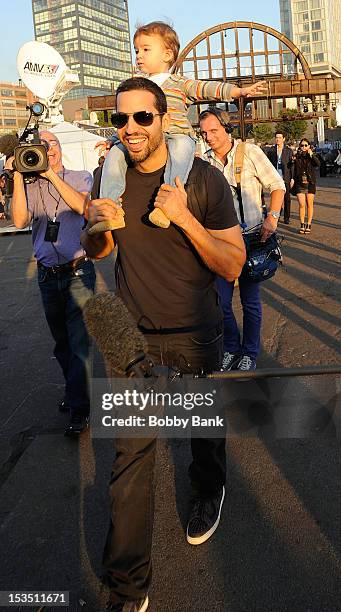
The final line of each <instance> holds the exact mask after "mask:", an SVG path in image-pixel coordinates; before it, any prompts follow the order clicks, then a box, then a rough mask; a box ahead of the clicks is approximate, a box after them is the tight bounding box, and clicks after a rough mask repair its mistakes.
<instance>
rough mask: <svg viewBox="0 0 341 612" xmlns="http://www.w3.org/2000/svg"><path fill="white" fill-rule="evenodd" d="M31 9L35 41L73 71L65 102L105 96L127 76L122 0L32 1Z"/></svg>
mask: <svg viewBox="0 0 341 612" xmlns="http://www.w3.org/2000/svg"><path fill="white" fill-rule="evenodd" d="M32 10H33V21H34V32H35V38H36V40H37V41H40V42H45V43H47V44H49V45H51V46H52V47H54V48H55V49H57V51H59V53H60V54H61V56H62V57H63V59H64V61H65V63H66V64H67V66H68V67H69V68H70V69H71V70H73V71H75V72H77V73H78V76H79V80H80V83H81V85H80V86H79V87H75V88H74V89H72V90H71V91H70V93H69V94H68V95H67V98H86V96H91V95H93V96H95V95H101V94H107V93H111V91H112V85H113V86H114V87H115V88H116V87H117V86H118V85H119V83H120V82H121V81H122V80H124V79H126V78H129V77H130V76H132V62H131V49H130V34H129V21H128V5H127V0H32Z"/></svg>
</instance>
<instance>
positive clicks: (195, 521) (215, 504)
mask: <svg viewBox="0 0 341 612" xmlns="http://www.w3.org/2000/svg"><path fill="white" fill-rule="evenodd" d="M224 497H225V487H223V488H222V490H221V491H219V493H218V494H217V495H216V496H215V497H209V498H202V497H198V498H196V499H195V501H194V504H193V508H192V511H191V515H190V517H189V521H188V525H187V542H189V544H194V545H195V544H203V543H204V542H206V540H208V539H209V538H210V537H211V535H213V534H214V532H215V530H216V529H217V527H218V525H219V521H220V514H221V508H222V505H223V501H224Z"/></svg>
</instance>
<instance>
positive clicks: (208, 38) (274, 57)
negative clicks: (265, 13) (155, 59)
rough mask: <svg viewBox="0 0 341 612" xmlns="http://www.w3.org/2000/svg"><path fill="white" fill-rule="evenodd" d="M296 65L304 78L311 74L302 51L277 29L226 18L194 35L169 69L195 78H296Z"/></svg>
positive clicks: (309, 76) (297, 73)
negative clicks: (226, 19)
mask: <svg viewBox="0 0 341 612" xmlns="http://www.w3.org/2000/svg"><path fill="white" fill-rule="evenodd" d="M244 30H247V32H245V35H243V34H244V32H243V31H244ZM298 65H300V66H301V71H302V73H303V75H304V78H306V79H309V78H311V76H312V75H311V72H310V68H309V66H308V63H307V61H306V59H305V57H304V55H303V54H302V53H301V51H300V50H299V48H298V47H296V45H294V43H293V42H292V41H291V40H289V39H288V38H287V37H286V36H285V35H284V34H281V32H278V31H277V30H275V29H274V28H271V27H269V26H266V25H263V24H261V23H255V22H252V21H230V22H227V23H221V24H218V25H216V26H214V27H212V28H210V29H209V30H205V31H204V32H201V34H199V35H198V36H196V37H195V38H194V39H193V40H192V41H191V42H190V43H189V44H188V45H187V46H186V47H185V48H184V49H183V51H182V52H181V54H180V55H179V58H178V60H177V62H176V64H175V66H174V69H173V71H174V72H180V73H181V74H184V75H186V76H188V77H189V78H195V79H209V80H218V79H219V80H223V81H228V80H236V79H237V80H252V81H255V80H258V79H260V78H265V79H267V80H269V79H275V78H297V77H298V75H299V70H298Z"/></svg>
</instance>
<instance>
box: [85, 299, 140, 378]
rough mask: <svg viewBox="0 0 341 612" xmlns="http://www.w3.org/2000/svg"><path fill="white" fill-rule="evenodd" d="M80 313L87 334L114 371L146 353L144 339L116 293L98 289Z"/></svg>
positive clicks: (122, 368)
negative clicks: (99, 291)
mask: <svg viewBox="0 0 341 612" xmlns="http://www.w3.org/2000/svg"><path fill="white" fill-rule="evenodd" d="M83 315H84V320H85V324H86V327H87V330H88V332H89V334H90V335H91V336H92V337H93V338H94V340H95V341H96V344H97V346H98V348H99V350H100V351H101V353H102V355H103V357H104V359H105V361H106V363H107V365H109V366H110V367H111V368H113V369H114V370H115V371H116V372H121V373H122V372H125V370H126V369H127V367H128V366H129V365H130V363H131V362H132V361H134V360H135V359H138V358H139V357H140V358H141V356H144V355H145V354H146V352H147V343H146V340H145V338H144V336H143V334H142V333H141V332H140V331H139V330H138V328H137V325H136V322H135V321H134V319H133V317H132V315H131V314H130V312H129V310H128V308H127V307H126V306H125V304H124V303H123V302H122V300H121V298H120V297H118V296H117V295H115V294H113V293H108V292H106V293H97V294H96V295H94V296H93V297H91V298H90V299H89V300H88V301H87V303H86V304H85V307H84V309H83Z"/></svg>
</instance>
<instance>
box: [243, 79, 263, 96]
mask: <svg viewBox="0 0 341 612" xmlns="http://www.w3.org/2000/svg"><path fill="white" fill-rule="evenodd" d="M267 93H268V86H267V83H266V81H257V83H253V84H252V85H249V86H248V87H242V88H241V94H240V95H241V96H244V97H245V98H252V97H253V96H260V95H262V94H267Z"/></svg>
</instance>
